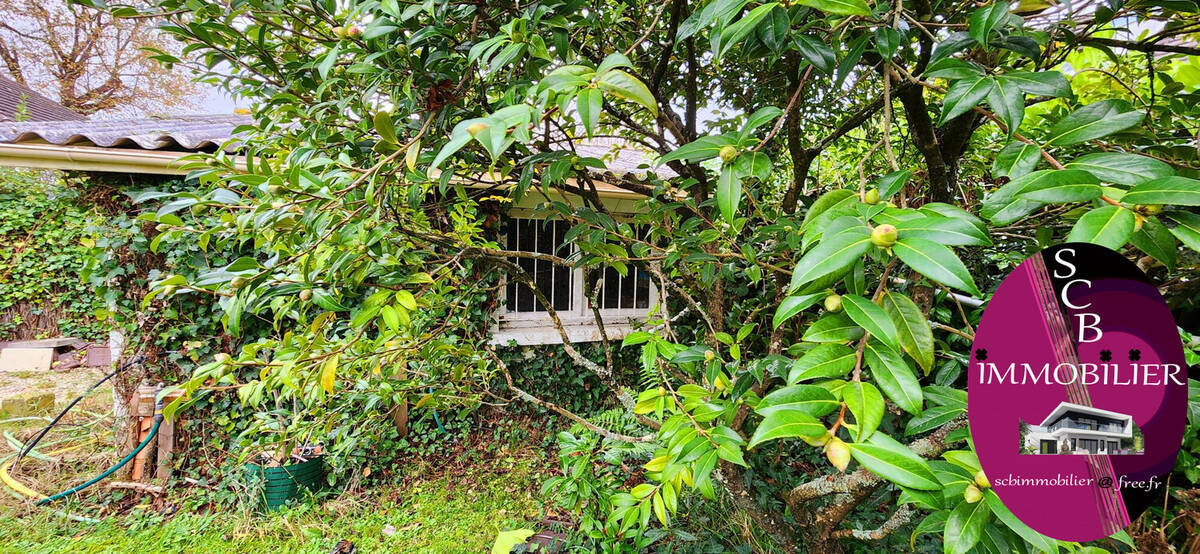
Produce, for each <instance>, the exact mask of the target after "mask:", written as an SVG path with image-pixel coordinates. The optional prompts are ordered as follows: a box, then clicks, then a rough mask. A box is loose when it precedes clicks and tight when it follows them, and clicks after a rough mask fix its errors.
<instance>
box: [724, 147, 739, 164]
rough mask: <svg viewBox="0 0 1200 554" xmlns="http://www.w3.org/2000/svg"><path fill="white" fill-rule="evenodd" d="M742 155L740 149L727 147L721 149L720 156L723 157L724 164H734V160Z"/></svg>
mask: <svg viewBox="0 0 1200 554" xmlns="http://www.w3.org/2000/svg"><path fill="white" fill-rule="evenodd" d="M740 154H741V152H738V149H737V148H734V147H732V146H728V145H726V146H722V147H721V152H720V155H721V161H722V162H725V163H729V162H732V161H733V160H735V159H737V157H738V156H739V155H740Z"/></svg>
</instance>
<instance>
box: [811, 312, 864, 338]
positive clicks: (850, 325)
mask: <svg viewBox="0 0 1200 554" xmlns="http://www.w3.org/2000/svg"><path fill="white" fill-rule="evenodd" d="M862 336H863V329H862V327H859V326H858V325H857V324H855V323H854V322H853V321H851V320H850V318H849V317H846V314H833V315H827V316H825V317H823V318H821V319H818V320H817V322H816V323H813V324H812V325H810V326H809V327H808V329H805V330H804V336H802V337H800V339H801V340H805V341H808V342H841V343H845V342H850V341H852V340H858V339H860V338H862Z"/></svg>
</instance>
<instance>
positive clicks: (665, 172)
mask: <svg viewBox="0 0 1200 554" xmlns="http://www.w3.org/2000/svg"><path fill="white" fill-rule="evenodd" d="M251 123H253V120H252V119H251V117H250V116H248V115H193V116H172V117H163V118H141V119H112V120H83V121H78V120H75V121H26V122H20V123H16V122H3V123H0V142H3V143H13V144H31V143H32V144H40V143H49V144H51V145H57V146H98V147H101V148H108V149H113V150H119V149H144V150H159V151H164V152H168V151H169V152H197V151H210V152H211V151H215V150H216V149H217V148H218V147H220V145H222V144H224V143H226V141H229V140H230V139H233V138H236V137H235V133H234V129H236V128H237V127H238V126H240V125H249V124H251ZM239 146H240V143H237V142H231V143H229V145H228V146H227V147H226V150H227V151H229V152H231V153H232V152H234V151H235V150H236V149H237V148H238V147H239ZM556 149H563V150H566V149H567V148H556ZM573 150H574V152H575V153H577V154H579V155H580V156H584V157H594V158H600V159H602V160H604V162H605V165H606V166H607V168H606V170H604V171H597V173H602V174H606V173H611V174H613V175H616V176H624V175H634V176H637V177H638V178H644V177H645V174H646V173H647V171H648V170H650V169H652V168H653V167H654V162H655V160H657V158H658V156H657V154H655V153H653V152H651V151H649V150H648V149H644V148H641V147H638V146H633V145H630V144H629V143H628V142H627V141H623V140H621V139H615V138H595V139H577V140H576V141H575V143H574V145H573ZM654 171H655V173H657V174H658V176H659V177H661V178H664V179H669V178H671V177H675V176H676V173H675V172H674V171H672V170H671V169H670V168H668V167H661V168H657V169H654Z"/></svg>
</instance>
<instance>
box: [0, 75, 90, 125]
mask: <svg viewBox="0 0 1200 554" xmlns="http://www.w3.org/2000/svg"><path fill="white" fill-rule="evenodd" d="M18 117H20V118H21V119H22V120H23V121H61V120H70V121H81V120H85V119H87V118H86V117H84V116H82V115H80V114H77V113H75V112H73V111H71V110H68V109H67V108H65V107H63V105H62V104H59V103H58V102H55V101H53V100H51V99H49V98H46V97H45V96H42V95H40V94H38V93H37V92H36V91H34V90H33V89H30V88H29V87H27V86H25V85H22V84H21V83H18V82H16V81H12V80H9V79H5V78H4V77H0V121H16V120H17V119H18Z"/></svg>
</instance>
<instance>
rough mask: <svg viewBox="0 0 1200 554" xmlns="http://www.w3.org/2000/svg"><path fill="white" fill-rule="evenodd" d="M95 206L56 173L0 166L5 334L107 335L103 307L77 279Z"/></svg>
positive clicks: (0, 324) (0, 325) (0, 303)
mask: <svg viewBox="0 0 1200 554" xmlns="http://www.w3.org/2000/svg"><path fill="white" fill-rule="evenodd" d="M94 218H95V212H94V208H93V207H92V206H89V205H88V203H87V202H86V201H84V200H81V198H80V195H79V193H78V191H76V190H74V189H72V188H70V187H68V186H67V185H66V184H65V183H64V181H63V178H62V175H61V174H59V173H57V172H50V171H32V170H14V169H0V340H27V339H40V338H50V337H60V336H71V337H79V338H81V339H84V340H103V339H104V337H105V335H106V328H105V325H104V324H103V323H102V322H101V321H100V320H99V319H98V318H97V317H96V314H97V310H100V309H102V308H103V307H104V304H103V301H102V300H101V299H100V298H99V296H98V295H97V294H96V293H95V292H94V290H93V289H92V288H91V287H89V286H87V285H85V284H84V283H83V282H82V281H81V280H80V278H79V275H80V271H81V270H82V269H83V267H84V265H85V264H86V263H87V259H88V256H89V250H90V249H89V247H88V245H89V244H90V243H89V236H90V234H91V231H90V230H89V228H90V227H91V226H92V225H93V224H94Z"/></svg>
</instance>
